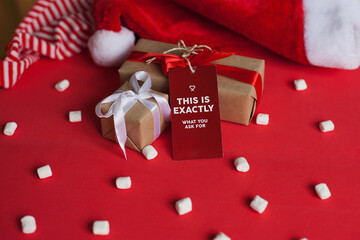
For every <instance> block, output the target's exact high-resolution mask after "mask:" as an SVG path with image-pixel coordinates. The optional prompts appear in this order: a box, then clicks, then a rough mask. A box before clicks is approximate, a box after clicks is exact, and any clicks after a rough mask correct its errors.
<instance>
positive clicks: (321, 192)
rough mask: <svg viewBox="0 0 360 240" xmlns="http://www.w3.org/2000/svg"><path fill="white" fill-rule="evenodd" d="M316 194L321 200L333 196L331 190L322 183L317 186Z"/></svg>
mask: <svg viewBox="0 0 360 240" xmlns="http://www.w3.org/2000/svg"><path fill="white" fill-rule="evenodd" d="M315 191H316V194H317V195H318V196H319V198H320V199H327V198H329V197H330V196H331V193H330V190H329V188H328V186H327V185H326V183H320V184H318V185H316V186H315Z"/></svg>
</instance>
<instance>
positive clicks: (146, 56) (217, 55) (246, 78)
mask: <svg viewBox="0 0 360 240" xmlns="http://www.w3.org/2000/svg"><path fill="white" fill-rule="evenodd" d="M231 55H234V53H224V52H220V51H217V50H215V49H213V50H212V51H210V50H208V49H204V50H203V51H202V52H199V53H198V54H197V55H190V56H189V58H188V60H189V61H190V62H191V65H192V66H203V65H215V66H216V70H217V73H218V74H221V75H224V76H227V77H230V78H233V79H236V80H238V81H241V82H244V83H247V84H250V85H252V86H254V88H255V90H256V95H257V102H258V103H259V102H260V97H261V93H262V79H261V75H260V73H258V72H255V71H251V70H248V69H243V68H237V67H231V66H225V65H221V64H214V63H211V62H213V61H215V60H218V59H222V58H227V57H229V56H231ZM148 60H150V62H153V63H159V64H161V68H162V70H163V72H164V74H165V76H168V72H169V69H170V68H172V67H186V66H188V62H187V61H186V60H185V58H183V57H181V56H177V55H174V54H166V53H145V52H139V51H133V52H132V53H131V54H130V56H129V58H128V60H127V61H136V62H146V61H148Z"/></svg>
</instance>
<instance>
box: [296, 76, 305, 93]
mask: <svg viewBox="0 0 360 240" xmlns="http://www.w3.org/2000/svg"><path fill="white" fill-rule="evenodd" d="M294 85H295V89H296V90H297V91H303V90H306V89H307V84H306V82H305V80H304V79H298V80H295V81H294Z"/></svg>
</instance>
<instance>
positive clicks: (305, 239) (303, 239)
mask: <svg viewBox="0 0 360 240" xmlns="http://www.w3.org/2000/svg"><path fill="white" fill-rule="evenodd" d="M299 240H308V239H307V238H301V239H299Z"/></svg>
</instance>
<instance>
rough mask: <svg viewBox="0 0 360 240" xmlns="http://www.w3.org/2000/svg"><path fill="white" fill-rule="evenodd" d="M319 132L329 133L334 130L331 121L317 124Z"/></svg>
mask: <svg viewBox="0 0 360 240" xmlns="http://www.w3.org/2000/svg"><path fill="white" fill-rule="evenodd" d="M319 128H320V131H321V132H331V131H333V130H334V129H335V125H334V123H333V122H332V121H331V120H327V121H323V122H320V123H319Z"/></svg>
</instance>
